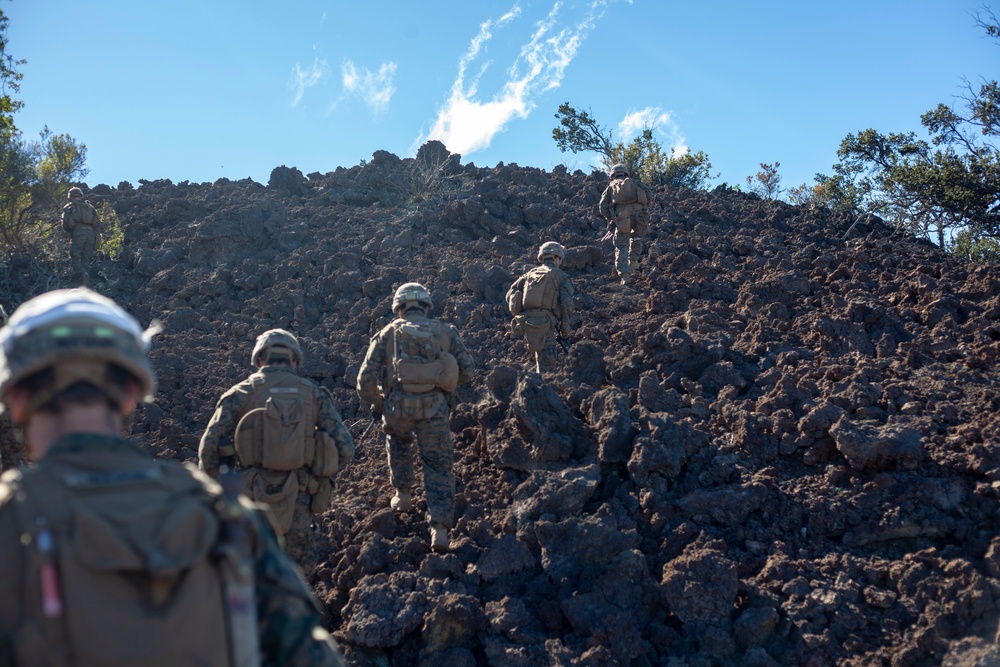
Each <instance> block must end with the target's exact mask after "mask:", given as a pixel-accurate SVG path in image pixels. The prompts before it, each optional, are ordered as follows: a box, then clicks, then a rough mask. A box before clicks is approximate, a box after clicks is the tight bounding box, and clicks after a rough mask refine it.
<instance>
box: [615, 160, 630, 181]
mask: <svg viewBox="0 0 1000 667" xmlns="http://www.w3.org/2000/svg"><path fill="white" fill-rule="evenodd" d="M615 176H628V169H626V168H625V165H623V164H620V163H619V164H616V165H615V166H613V167H611V178H614V177H615Z"/></svg>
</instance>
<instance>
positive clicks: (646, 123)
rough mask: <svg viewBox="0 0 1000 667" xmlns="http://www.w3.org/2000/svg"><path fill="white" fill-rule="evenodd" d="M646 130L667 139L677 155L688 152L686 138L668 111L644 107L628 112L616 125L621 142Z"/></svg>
mask: <svg viewBox="0 0 1000 667" xmlns="http://www.w3.org/2000/svg"><path fill="white" fill-rule="evenodd" d="M646 128H649V129H651V130H653V131H654V132H655V133H657V134H660V135H662V136H665V137H667V143H668V145H669V146H670V147H671V148H673V149H674V151H675V152H676V153H677V154H678V155H682V154H684V153H687V152H688V145H687V138H686V137H685V136H684V134H683V133H682V132H681V128H680V126H679V125H677V122H676V121H675V120H674V119H673V117H672V116H671V115H670V112H669V111H664V110H663V109H661V108H660V107H646V108H645V109H640V110H638V111H632V112H629V113H628V114H626V116H625V118H623V119H622V121H621V122H620V123H619V124H618V131H619V133H620V134H621V137H622V140H623V141H629V140H630V139H632V138H633V137H635V136H636V135H638V134H639V133H640V132H642V131H643V130H645V129H646Z"/></svg>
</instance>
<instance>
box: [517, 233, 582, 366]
mask: <svg viewBox="0 0 1000 667" xmlns="http://www.w3.org/2000/svg"><path fill="white" fill-rule="evenodd" d="M546 245H548V244H546ZM542 247H543V248H544V247H545V245H543V246H542ZM559 248H560V250H561V249H562V247H561V246H559ZM542 266H545V267H549V269H550V270H551V271H552V272H553V277H552V278H550V279H551V280H556V281H557V282H558V284H559V291H558V296H557V301H556V303H555V304H554V305H553V307H550V308H549V309H547V310H546V311H545V314H547V315H548V316H549V317H551V319H552V324H551V325H550V326H549V328H548V331H547V332H546V333H545V342H544V344H543V345H542V347H541V349H540V350H538V351H537V352H535V353H534V355H535V368H536V370H537V371H538V372H540V373H541V372H552V371H555V370H556V369H558V368H559V351H558V349H556V343H557V337H558V335H559V334H560V333H561V334H562V335H564V336H567V335H569V333H570V331H571V328H570V316H571V315H572V314H573V308H574V303H573V282H572V281H571V280H570V278H569V276H568V275H566V273H565V272H564V271H563V270H562V269H560V268H559V267H558V266H557V265H556V262H555V260H554V259H553V258H552V257H551V256H547V257H546V258H545V259H544V261H542ZM534 270H535V269H532V270H531V271H528V272H527V273H525V274H524V275H522V276H521V277H520V278H518V279H517V280H515V281H514V284H513V285H511V286H510V289H509V290H507V297H506V298H507V303H508V305H510V304H511V303H513V302H514V301H515V298H516V296H515V295H522V294H523V293H524V285H525V282H526V281H527V279H528V276H529V275H531V273H532V271H534ZM532 312H533V311H531V310H523V311H519V312H518V313H514V312H513V311H512V313H511V314H513V315H519V314H522V313H523V314H524V315H525V316H528V315H530V314H531V313H532ZM524 334H525V338H526V339H527V338H528V332H527V331H525V332H524ZM530 347H531V344H530V343H529V348H530Z"/></svg>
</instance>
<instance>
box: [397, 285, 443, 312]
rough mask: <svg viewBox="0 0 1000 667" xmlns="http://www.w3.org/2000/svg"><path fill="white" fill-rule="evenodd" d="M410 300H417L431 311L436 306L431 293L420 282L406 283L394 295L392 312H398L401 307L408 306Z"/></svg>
mask: <svg viewBox="0 0 1000 667" xmlns="http://www.w3.org/2000/svg"><path fill="white" fill-rule="evenodd" d="M410 301H416V302H417V303H419V304H420V305H422V306H424V307H425V308H427V310H428V311H430V309H431V308H433V307H434V302H433V301H431V293H430V292H428V291H427V288H426V287H424V286H423V285H421V284H420V283H405V284H403V285H400V286H399V289H397V290H396V294H395V295H394V296H393V297H392V312H394V313H395V312H398V311H399V309H400V308H403V307H404V306H406V304H407V303H409V302H410Z"/></svg>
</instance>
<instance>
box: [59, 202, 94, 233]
mask: <svg viewBox="0 0 1000 667" xmlns="http://www.w3.org/2000/svg"><path fill="white" fill-rule="evenodd" d="M66 206H67V208H68V209H69V210H67V211H64V212H63V229H65V230H66V231H67V232H71V231H73V230H74V229H75V228H76V227H78V226H79V225H84V226H85V227H95V226H97V211H96V210H94V207H93V205H91V203H90V202H82V201H74V202H70V203H69V204H67V205H66Z"/></svg>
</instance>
